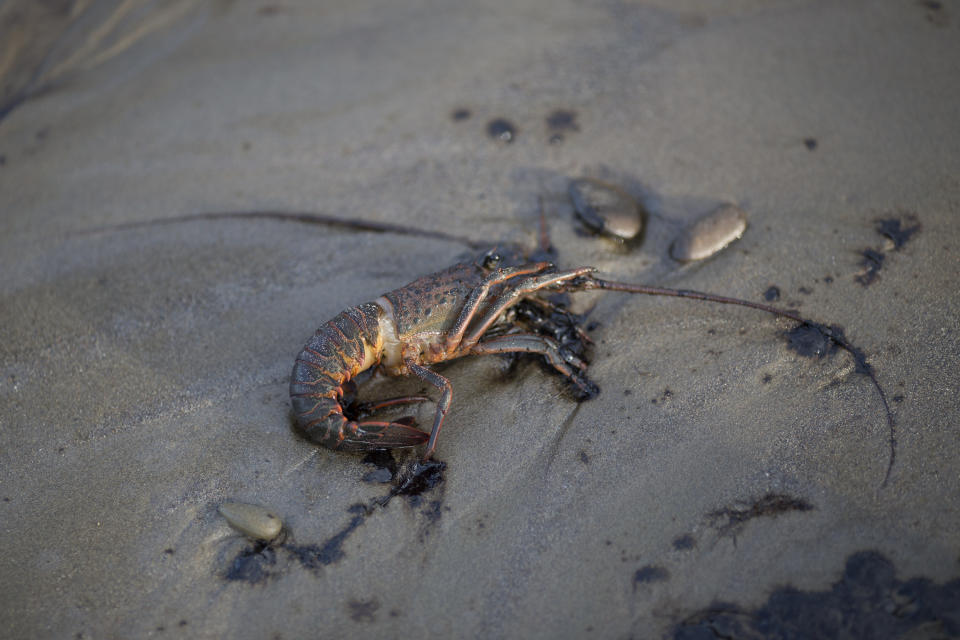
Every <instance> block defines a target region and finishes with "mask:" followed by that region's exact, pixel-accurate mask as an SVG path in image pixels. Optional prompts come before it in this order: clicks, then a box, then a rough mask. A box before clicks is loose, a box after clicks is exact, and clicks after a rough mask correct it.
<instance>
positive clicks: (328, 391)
mask: <svg viewBox="0 0 960 640" xmlns="http://www.w3.org/2000/svg"><path fill="white" fill-rule="evenodd" d="M504 263H505V260H504V258H503V257H502V256H501V254H500V253H498V252H497V250H496V249H494V250H491V251H487V252H485V253H484V254H482V255H481V256H480V257H479V258H478V259H477V260H476V261H474V262H466V263H460V264H456V265H453V266H452V267H449V268H447V269H444V270H443V271H439V272H437V273H434V274H431V275H427V276H423V277H421V278H419V279H417V280H414V281H413V282H411V283H410V284H408V285H406V286H405V287H401V288H399V289H396V290H394V291H391V292H389V293H386V294H384V295H383V296H381V297H379V298H377V299H376V300H374V301H373V302H368V303H366V304H362V305H360V306H358V307H354V308H352V309H348V310H346V311H344V312H343V313H341V314H340V315H338V316H337V317H335V318H334V319H333V320H331V321H329V322H327V323H326V324H325V325H323V326H322V327H320V328H319V329H318V330H317V331H316V333H315V334H314V336H313V337H312V338H311V339H310V341H309V342H308V343H307V345H306V346H305V347H304V348H303V350H302V351H301V352H300V354H299V355H298V356H297V359H296V363H295V364H294V367H293V375H292V378H291V381H290V397H291V401H292V404H293V411H294V414H295V420H296V425H297V428H298V429H299V431H300V432H301V433H302V434H303V435H304V436H305V437H306V438H307V439H308V440H310V441H311V442H314V443H316V444H320V445H323V446H326V447H329V448H331V449H336V450H339V451H369V450H375V449H392V448H399V447H413V446H417V445H420V444H423V443H424V442H426V443H427V445H426V449H425V450H424V453H423V459H424V460H427V459H429V458H430V457H431V456H432V455H433V452H434V449H435V448H436V444H437V436H438V435H439V433H440V428H441V427H442V426H443V419H444V416H446V414H447V411H448V410H449V408H450V402H451V399H452V397H453V390H452V387H451V385H450V381H449V380H447V379H446V378H445V377H443V376H441V375H440V374H438V373H436V372H435V371H432V370H431V369H430V368H429V366H430V365H432V364H436V363H439V362H444V361H446V360H452V359H454V358H460V357H463V356H466V355H486V354H494V353H496V354H504V353H517V352H521V353H533V354H539V355H540V356H542V357H543V358H544V359H545V361H546V362H547V363H549V365H551V366H552V367H553V368H555V369H556V370H557V371H559V372H560V373H561V374H562V375H563V376H565V377H566V378H567V379H568V380H569V381H570V382H572V383H573V384H574V385H575V386H581V387H582V386H583V385H585V384H590V383H589V381H587V380H586V378H585V376H584V373H585V371H586V363H585V362H584V361H583V360H582V359H581V358H579V357H578V356H577V355H576V354H574V353H573V352H572V351H571V350H569V349H566V348H564V347H563V346H561V345H560V344H559V343H558V342H557V341H556V340H554V339H552V338H550V337H548V336H544V335H538V334H536V333H530V332H518V331H519V330H518V329H516V328H515V327H512V328H508V329H507V330H506V331H504V330H497V331H491V329H492V328H494V327H497V328H499V329H502V327H503V325H504V324H505V323H508V322H509V321H510V320H509V319H507V318H508V315H507V314H508V313H509V312H510V310H511V308H512V307H514V306H515V305H516V304H517V303H518V302H520V301H522V300H531V301H532V300H537V301H538V304H541V305H550V303H549V302H548V301H546V300H543V299H542V298H538V297H537V294H538V293H540V292H544V291H550V292H568V291H585V290H590V289H604V290H611V291H624V292H629V293H642V294H648V295H665V296H678V297H685V298H694V299H699V300H706V301H710V302H717V303H722V304H736V305H740V306H745V307H751V308H754V309H759V310H762V311H765V312H767V313H772V314H774V315H777V316H781V317H784V318H789V319H791V320H793V321H795V322H798V323H802V324H804V325H808V326H810V327H813V328H815V329H817V330H818V331H819V332H821V333H822V334H823V335H824V336H825V337H826V338H828V339H829V340H831V341H832V342H833V343H835V344H836V345H838V346H840V347H841V348H843V349H845V350H847V351H849V352H850V353H851V354H852V355H853V356H854V358H855V359H857V360H858V365H859V364H860V362H861V361H862V363H863V366H864V367H867V368H868V367H869V365H866V361H865V359H864V358H863V355H862V353H860V352H859V351H858V350H855V349H854V348H853V347H851V346H850V345H849V344H848V343H847V342H846V340H845V339H844V338H843V336H842V333H840V332H839V330H837V329H833V328H831V327H827V326H825V325H821V324H819V323H814V322H811V321H808V320H805V319H804V318H802V317H801V316H799V315H798V314H796V313H794V312H792V311H787V310H782V309H777V308H776V307H772V306H769V305H765V304H761V303H756V302H750V301H748V300H740V299H737V298H728V297H723V296H717V295H713V294H708V293H701V292H698V291H689V290H680V289H666V288H661V287H651V286H645V285H637V284H628V283H623V282H611V281H608V280H602V279H600V278H597V277H596V276H595V275H593V274H594V272H595V269H593V268H592V267H580V268H577V269H570V270H565V271H561V270H557V269H556V268H555V267H554V266H553V265H552V264H551V263H549V262H531V263H527V264H517V265H512V266H508V265H505V264H504ZM372 367H379V368H380V369H381V370H382V371H383V372H385V373H386V374H388V375H393V376H409V375H413V376H417V377H418V378H420V379H421V380H423V381H425V382H428V383H429V384H431V385H433V386H434V387H436V388H437V389H439V390H440V399H439V401H438V402H437V408H436V414H435V417H434V420H433V428H432V429H431V430H430V433H429V435H428V434H426V433H424V432H423V431H420V430H419V429H416V428H414V426H413V425H414V420H413V418H410V417H408V418H400V419H398V420H395V421H392V422H378V421H356V420H351V419H350V418H349V417H347V416H345V415H344V409H343V404H344V396H345V393H347V391H346V390H347V388H348V387H349V385H350V384H351V382H350V381H351V380H352V379H353V378H354V377H355V376H356V375H357V374H359V373H360V372H362V371H365V370H367V369H370V368H372ZM868 373H869V372H868ZM870 375H871V378H873V376H872V374H870ZM874 383H875V386H876V387H877V390H878V391H880V395H881V398H882V399H883V401H884V404H885V405H886V398H885V396H884V394H883V392H882V390H881V389H880V387H879V385H877V384H876V380H875V379H874ZM422 400H425V398H422V397H411V398H405V399H404V398H401V399H397V400H393V401H388V402H387V403H384V405H386V404H398V403H400V402H404V401H406V402H416V401H422ZM384 405H381V406H384ZM888 416H889V410H888ZM891 427H892V421H891ZM891 432H892V429H891ZM891 437H892V433H891ZM891 464H892V458H891ZM888 473H889V469H888Z"/></svg>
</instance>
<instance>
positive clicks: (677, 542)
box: [673, 533, 697, 551]
mask: <svg viewBox="0 0 960 640" xmlns="http://www.w3.org/2000/svg"><path fill="white" fill-rule="evenodd" d="M695 546H697V541H696V539H695V538H694V537H693V536H692V535H690V534H689V533H685V534H683V535H682V536H677V537H676V538H674V539H673V548H674V549H676V550H677V551H689V550H690V549H693V548H694V547H695Z"/></svg>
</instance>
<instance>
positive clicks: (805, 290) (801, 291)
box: [797, 287, 813, 296]
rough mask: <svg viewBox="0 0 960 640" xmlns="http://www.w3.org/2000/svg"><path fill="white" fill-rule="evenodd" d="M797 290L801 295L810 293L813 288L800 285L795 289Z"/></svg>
mask: <svg viewBox="0 0 960 640" xmlns="http://www.w3.org/2000/svg"><path fill="white" fill-rule="evenodd" d="M797 292H799V293H800V294H802V295H805V296H808V295H810V294H811V293H813V289H809V288H807V287H800V288H799V289H797Z"/></svg>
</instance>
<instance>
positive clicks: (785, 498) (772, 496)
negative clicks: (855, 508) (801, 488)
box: [707, 493, 813, 537]
mask: <svg viewBox="0 0 960 640" xmlns="http://www.w3.org/2000/svg"><path fill="white" fill-rule="evenodd" d="M812 509H813V505H812V504H810V503H809V502H807V501H806V500H804V499H803V498H796V497H794V496H789V495H786V494H783V493H768V494H766V495H765V496H763V497H762V498H758V499H757V500H753V501H750V502H744V503H741V504H740V505H739V506H731V507H724V508H723V509H718V510H717V511H713V512H711V513H710V514H708V516H707V517H708V519H709V521H710V526H712V527H713V528H714V529H716V531H717V533H718V534H720V535H721V536H734V537H735V536H736V535H737V534H738V533H740V531H742V530H743V527H744V526H746V524H747V522H749V521H750V520H753V519H755V518H773V517H776V516H778V515H780V514H783V513H789V512H791V511H811V510H812Z"/></svg>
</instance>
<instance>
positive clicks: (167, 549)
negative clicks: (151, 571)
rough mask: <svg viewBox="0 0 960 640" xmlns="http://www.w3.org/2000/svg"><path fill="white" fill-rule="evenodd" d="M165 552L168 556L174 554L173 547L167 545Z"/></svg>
mask: <svg viewBox="0 0 960 640" xmlns="http://www.w3.org/2000/svg"><path fill="white" fill-rule="evenodd" d="M163 552H164V553H165V554H167V555H168V556H172V555H173V548H171V547H167V548H166V549H164V550H163Z"/></svg>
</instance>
